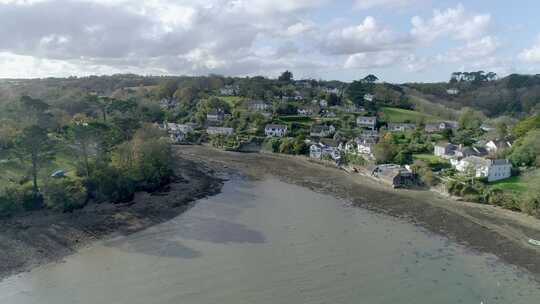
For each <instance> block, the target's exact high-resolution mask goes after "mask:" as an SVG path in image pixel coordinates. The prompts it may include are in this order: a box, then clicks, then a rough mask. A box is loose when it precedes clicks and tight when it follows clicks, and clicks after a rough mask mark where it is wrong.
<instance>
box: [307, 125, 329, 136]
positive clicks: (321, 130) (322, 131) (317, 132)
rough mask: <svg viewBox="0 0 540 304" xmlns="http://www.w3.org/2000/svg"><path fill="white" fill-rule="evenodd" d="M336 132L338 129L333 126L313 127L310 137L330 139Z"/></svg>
mask: <svg viewBox="0 0 540 304" xmlns="http://www.w3.org/2000/svg"><path fill="white" fill-rule="evenodd" d="M335 132H336V128H335V127H334V126H332V125H330V126H327V125H313V126H312V127H311V131H310V133H309V135H310V136H311V137H329V136H331V135H332V134H334V133H335Z"/></svg>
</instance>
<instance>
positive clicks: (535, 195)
mask: <svg viewBox="0 0 540 304" xmlns="http://www.w3.org/2000/svg"><path fill="white" fill-rule="evenodd" d="M520 208H521V211H523V212H525V213H527V214H529V215H534V216H538V215H540V192H539V191H532V192H529V193H527V194H526V195H525V197H524V198H523V199H522V200H521V202H520Z"/></svg>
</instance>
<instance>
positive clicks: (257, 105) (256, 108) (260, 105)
mask: <svg viewBox="0 0 540 304" xmlns="http://www.w3.org/2000/svg"><path fill="white" fill-rule="evenodd" d="M246 107H247V109H248V110H249V111H252V112H266V111H267V110H268V109H270V105H269V104H268V103H266V102H265V101H264V100H250V101H248V102H246Z"/></svg>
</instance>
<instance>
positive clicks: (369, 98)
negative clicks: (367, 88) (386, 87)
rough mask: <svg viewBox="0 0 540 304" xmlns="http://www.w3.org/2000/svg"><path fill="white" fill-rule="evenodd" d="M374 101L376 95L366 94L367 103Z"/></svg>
mask: <svg viewBox="0 0 540 304" xmlns="http://www.w3.org/2000/svg"><path fill="white" fill-rule="evenodd" d="M373 99H375V95H373V94H369V93H368V94H365V95H364V100H365V101H369V102H372V101H373Z"/></svg>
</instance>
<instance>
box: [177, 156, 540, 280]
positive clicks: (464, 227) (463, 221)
mask: <svg viewBox="0 0 540 304" xmlns="http://www.w3.org/2000/svg"><path fill="white" fill-rule="evenodd" d="M178 152H179V154H181V155H182V158H185V159H190V160H193V161H196V162H200V163H205V164H206V165H207V166H209V167H212V168H214V169H215V170H217V171H219V170H230V169H234V170H239V171H240V172H242V173H243V174H245V175H247V176H250V177H252V178H264V176H265V175H271V176H274V177H277V178H279V179H281V180H283V181H285V182H289V183H293V184H297V185H300V186H303V187H307V188H310V189H312V190H314V191H317V192H321V193H327V194H332V195H334V196H336V197H338V198H342V199H344V200H347V201H350V202H352V203H353V204H355V205H357V206H359V207H362V208H366V209H369V210H373V211H376V212H380V213H384V214H389V215H391V216H395V217H400V218H404V219H406V220H408V221H410V222H412V223H414V224H417V225H421V226H422V227H424V228H426V229H427V230H429V231H431V232H433V233H437V234H440V235H444V236H446V237H448V238H449V239H451V240H453V241H456V242H458V243H460V244H464V245H466V246H467V247H468V248H471V249H473V250H478V251H480V252H485V253H491V254H494V255H496V256H498V257H499V258H501V259H502V260H504V261H505V262H507V263H510V264H513V265H516V266H519V267H521V268H523V269H525V270H527V271H529V272H530V273H531V274H533V275H534V276H535V277H536V278H537V279H539V280H540V247H535V246H533V245H530V244H528V242H527V241H528V239H529V238H535V239H540V220H538V219H536V218H533V217H530V216H527V215H525V214H521V213H516V212H511V211H508V210H504V209H501V208H498V207H494V206H488V205H480V204H472V203H464V202H458V201H455V200H451V199H448V198H446V197H443V196H439V195H437V194H435V193H433V192H429V191H414V190H393V189H390V188H389V187H387V186H385V185H382V184H379V183H378V182H376V181H374V180H372V179H370V178H367V177H362V176H359V175H351V174H348V173H346V172H344V171H342V170H338V169H336V168H331V167H327V166H323V165H320V164H315V163H313V162H310V161H309V160H307V159H305V158H299V157H289V156H282V155H276V154H240V153H232V152H223V151H219V150H216V149H212V148H208V147H201V146H190V147H181V148H179V149H178Z"/></svg>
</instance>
